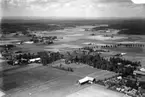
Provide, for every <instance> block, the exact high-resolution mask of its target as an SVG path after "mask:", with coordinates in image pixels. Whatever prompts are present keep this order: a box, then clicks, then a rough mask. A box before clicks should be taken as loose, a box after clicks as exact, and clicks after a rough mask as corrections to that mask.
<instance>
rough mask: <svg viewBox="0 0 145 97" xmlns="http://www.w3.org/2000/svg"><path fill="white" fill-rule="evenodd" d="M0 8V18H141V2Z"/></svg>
mask: <svg viewBox="0 0 145 97" xmlns="http://www.w3.org/2000/svg"><path fill="white" fill-rule="evenodd" d="M141 3H144V4H141ZM0 4H1V7H0V10H1V13H0V15H1V16H3V17H6V16H7V17H12V16H22V17H24V16H30V17H31V16H36V17H48V18H55V17H56V18H102V17H103V18H104V17H107V18H110V17H112V18H113V17H120V18H132V17H135V18H145V0H0Z"/></svg>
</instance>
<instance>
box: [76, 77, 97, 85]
mask: <svg viewBox="0 0 145 97" xmlns="http://www.w3.org/2000/svg"><path fill="white" fill-rule="evenodd" d="M93 82H95V78H92V77H88V76H86V77H84V78H82V79H80V80H78V83H79V84H80V85H82V84H85V83H90V84H92V83H93Z"/></svg>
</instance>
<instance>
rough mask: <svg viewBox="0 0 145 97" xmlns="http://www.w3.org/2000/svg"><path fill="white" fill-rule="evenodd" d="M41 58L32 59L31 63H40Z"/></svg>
mask: <svg viewBox="0 0 145 97" xmlns="http://www.w3.org/2000/svg"><path fill="white" fill-rule="evenodd" d="M40 60H41V58H34V59H30V60H29V62H30V63H32V62H36V61H40Z"/></svg>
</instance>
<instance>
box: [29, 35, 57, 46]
mask: <svg viewBox="0 0 145 97" xmlns="http://www.w3.org/2000/svg"><path fill="white" fill-rule="evenodd" d="M55 39H57V36H49V37H37V36H33V37H32V38H31V39H30V41H33V42H34V43H44V44H53V41H54V40H55Z"/></svg>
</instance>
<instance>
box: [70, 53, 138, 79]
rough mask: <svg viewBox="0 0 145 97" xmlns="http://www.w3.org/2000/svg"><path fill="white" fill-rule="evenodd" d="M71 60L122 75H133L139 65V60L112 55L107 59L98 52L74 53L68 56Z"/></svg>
mask: <svg viewBox="0 0 145 97" xmlns="http://www.w3.org/2000/svg"><path fill="white" fill-rule="evenodd" d="M68 59H69V61H71V62H79V63H84V64H88V65H90V66H93V67H94V68H98V69H103V70H109V71H113V72H116V73H120V74H122V75H123V76H128V75H133V71H134V70H136V69H137V67H138V66H141V64H140V62H132V61H129V60H125V59H121V58H115V57H112V58H110V59H109V60H107V59H105V58H103V57H101V56H100V55H99V54H94V55H93V54H91V53H88V54H85V53H82V54H81V55H80V54H78V55H75V56H72V57H69V58H68Z"/></svg>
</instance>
